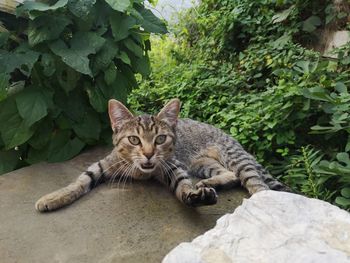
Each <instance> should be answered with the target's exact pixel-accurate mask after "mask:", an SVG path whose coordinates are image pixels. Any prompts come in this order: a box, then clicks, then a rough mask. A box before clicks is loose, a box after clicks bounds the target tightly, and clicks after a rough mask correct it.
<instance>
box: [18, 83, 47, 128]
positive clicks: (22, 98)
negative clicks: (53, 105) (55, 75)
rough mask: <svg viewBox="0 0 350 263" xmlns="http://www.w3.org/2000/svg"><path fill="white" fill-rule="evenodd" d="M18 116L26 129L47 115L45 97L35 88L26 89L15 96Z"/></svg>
mask: <svg viewBox="0 0 350 263" xmlns="http://www.w3.org/2000/svg"><path fill="white" fill-rule="evenodd" d="M16 104H17V109H18V112H19V115H20V116H21V117H22V118H23V119H24V123H25V125H26V126H27V127H30V126H31V125H32V124H34V123H35V122H37V121H38V120H40V119H42V118H44V117H45V116H46V115H47V104H46V97H45V96H44V94H43V93H42V92H41V91H40V90H39V89H35V88H26V89H24V90H23V91H22V92H21V93H19V94H18V95H17V96H16Z"/></svg>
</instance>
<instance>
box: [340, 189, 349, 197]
mask: <svg viewBox="0 0 350 263" xmlns="http://www.w3.org/2000/svg"><path fill="white" fill-rule="evenodd" d="M340 193H341V195H342V196H344V197H346V198H350V187H345V188H343V189H341V191H340Z"/></svg>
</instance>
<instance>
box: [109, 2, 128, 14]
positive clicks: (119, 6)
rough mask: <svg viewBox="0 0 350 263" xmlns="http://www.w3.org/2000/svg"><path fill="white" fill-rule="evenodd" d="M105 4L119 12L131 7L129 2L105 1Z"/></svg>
mask: <svg viewBox="0 0 350 263" xmlns="http://www.w3.org/2000/svg"><path fill="white" fill-rule="evenodd" d="M106 2H107V3H108V4H109V5H110V6H111V7H112V8H113V9H114V10H117V11H120V12H124V11H126V10H127V9H128V8H129V6H130V5H131V2H130V0H106Z"/></svg>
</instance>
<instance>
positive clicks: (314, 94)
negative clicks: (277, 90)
mask: <svg viewBox="0 0 350 263" xmlns="http://www.w3.org/2000/svg"><path fill="white" fill-rule="evenodd" d="M302 94H303V96H304V97H306V98H309V99H314V100H320V101H332V100H333V99H332V98H331V97H330V96H329V95H328V93H327V90H325V89H324V88H321V87H314V88H310V89H302Z"/></svg>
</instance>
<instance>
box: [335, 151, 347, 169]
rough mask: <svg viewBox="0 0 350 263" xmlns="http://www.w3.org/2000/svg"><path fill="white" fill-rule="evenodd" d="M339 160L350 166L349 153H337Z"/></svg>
mask: <svg viewBox="0 0 350 263" xmlns="http://www.w3.org/2000/svg"><path fill="white" fill-rule="evenodd" d="M337 160H338V161H339V162H342V163H344V164H346V165H348V166H350V159H349V154H348V153H345V152H342V153H337Z"/></svg>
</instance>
